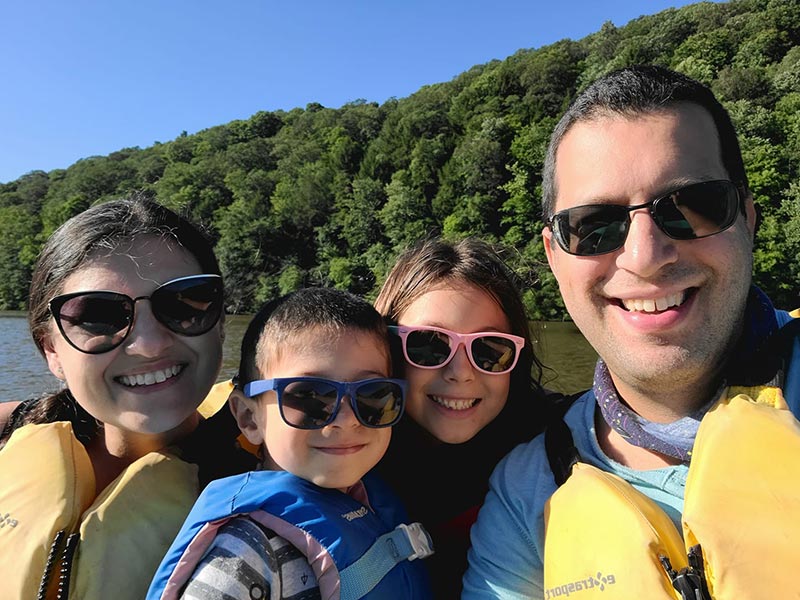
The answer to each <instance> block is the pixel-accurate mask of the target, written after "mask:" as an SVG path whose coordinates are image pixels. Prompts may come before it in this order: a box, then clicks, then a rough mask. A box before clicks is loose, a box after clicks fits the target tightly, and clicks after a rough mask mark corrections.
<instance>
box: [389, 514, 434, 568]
mask: <svg viewBox="0 0 800 600" xmlns="http://www.w3.org/2000/svg"><path fill="white" fill-rule="evenodd" d="M396 529H402V530H403V531H404V532H405V534H406V536H407V537H408V541H409V543H410V544H411V548H413V550H414V554H412V555H411V556H409V557H408V560H415V559H417V558H425V557H426V556H430V555H431V554H433V541H432V540H431V536H429V535H428V532H427V531H425V528H424V527H423V526H422V523H411V524H410V525H406V524H405V523H400V525H398V526H397V527H396Z"/></svg>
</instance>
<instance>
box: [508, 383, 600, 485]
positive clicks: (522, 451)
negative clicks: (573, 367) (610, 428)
mask: <svg viewBox="0 0 800 600" xmlns="http://www.w3.org/2000/svg"><path fill="white" fill-rule="evenodd" d="M564 402H567V403H569V406H566V404H565V405H564V406H563V407H562V411H561V412H562V414H563V413H565V414H564V417H563V419H564V421H565V422H566V424H567V426H568V427H569V429H570V431H571V432H572V435H573V436H574V437H576V438H578V437H580V438H581V440H582V438H583V436H584V435H586V434H585V433H584V430H586V429H587V424H586V414H587V410H588V408H587V402H592V403H593V402H594V396H593V395H592V393H591V390H590V391H587V392H583V393H581V394H575V395H573V396H572V397H570V398H568V399H566V400H564ZM555 418H561V416H560V414H553V415H551V417H550V420H551V421H552V419H555ZM546 435H547V430H546V429H545V431H544V432H543V433H540V434H539V435H537V436H536V437H535V438H533V439H532V440H531V441H529V442H525V443H522V444H520V445H518V446H517V447H516V448H514V449H513V450H511V452H509V453H508V454H507V455H506V457H505V458H503V460H502V461H500V463H499V464H498V465H497V468H496V469H495V474H494V475H493V478H494V483H495V485H497V484H502V486H503V487H504V488H506V489H509V490H511V489H514V490H516V491H520V492H531V491H538V492H543V491H544V490H545V489H546V490H549V491H550V492H552V491H554V490H555V482H554V480H553V475H552V471H551V470H550V463H549V460H548V456H547V449H546V446H545V438H546ZM581 445H583V444H581Z"/></svg>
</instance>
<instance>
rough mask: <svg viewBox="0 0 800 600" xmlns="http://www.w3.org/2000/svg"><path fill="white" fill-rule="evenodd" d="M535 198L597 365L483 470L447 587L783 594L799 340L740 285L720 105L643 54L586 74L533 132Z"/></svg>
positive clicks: (742, 228) (742, 277)
mask: <svg viewBox="0 0 800 600" xmlns="http://www.w3.org/2000/svg"><path fill="white" fill-rule="evenodd" d="M543 212H544V220H545V222H546V227H545V229H544V230H543V232H542V236H543V238H544V245H545V250H546V253H547V258H548V262H549V264H550V268H551V269H552V271H553V273H554V275H555V276H556V279H557V280H558V284H559V287H560V290H561V294H562V296H563V298H564V302H565V304H566V307H567V310H568V311H569V313H570V315H571V316H572V318H573V319H574V321H575V323H576V324H577V326H578V327H579V328H580V330H581V331H582V333H583V334H584V336H585V337H586V339H587V340H588V341H589V342H590V343H591V344H592V346H593V347H594V349H595V350H596V351H597V353H598V355H599V356H600V360H599V361H598V364H597V367H596V371H595V380H594V386H593V389H592V390H589V391H588V392H586V393H585V394H583V395H581V397H580V398H578V399H577V400H576V401H575V402H574V403H573V404H572V405H571V406H569V407H568V410H567V409H566V408H565V409H564V410H566V414H565V416H564V421H563V422H562V421H561V419H560V417H557V418H556V419H554V421H553V424H552V425H551V426H550V427H549V429H548V432H547V433H546V434H545V435H542V436H539V437H538V438H536V439H535V440H533V441H532V442H530V443H529V444H527V445H523V446H520V447H518V448H517V449H516V450H514V451H513V452H512V453H511V454H510V455H509V456H507V457H506V458H505V459H504V460H503V461H502V462H501V463H500V465H498V467H497V469H496V470H495V472H494V474H493V475H492V479H491V489H490V491H489V495H488V496H487V499H486V502H485V504H484V507H483V509H482V510H481V512H480V515H479V517H478V522H477V523H476V524H475V526H474V527H473V529H472V549H471V551H470V567H469V569H468V571H467V574H466V575H465V577H464V594H463V596H462V597H463V598H464V599H469V600H472V599H476V598H551V597H558V596H565V597H566V596H573V595H574V596H575V597H576V598H579V599H580V600H583V599H585V598H592V597H595V596H597V597H602V598H604V599H607V598H647V599H648V600H650V599H656V598H693V599H695V598H712V597H713V598H734V597H738V598H755V597H758V598H777V597H796V596H797V595H800V583H797V582H791V581H790V579H791V576H793V572H792V571H793V569H792V567H791V565H795V568H796V565H797V564H800V559H798V556H797V551H796V550H794V548H795V547H796V546H797V535H800V525H798V523H800V484H798V483H797V482H798V478H799V477H800V465H799V464H798V463H800V427H798V423H797V421H796V420H795V418H794V417H793V416H792V413H791V412H790V411H789V410H788V409H791V411H793V412H794V414H795V415H797V414H799V413H800V343H798V342H797V339H796V337H795V335H796V334H795V333H794V332H795V326H796V324H791V323H794V322H793V320H792V319H791V317H790V316H789V315H788V313H785V312H783V311H776V310H775V309H774V308H773V307H772V305H771V303H770V302H769V299H768V298H766V296H765V295H764V294H763V293H762V292H760V291H759V290H758V289H756V288H754V287H752V286H751V274H752V264H753V260H752V245H753V238H754V232H755V209H754V206H753V198H752V195H751V194H750V191H749V189H748V184H747V176H746V175H745V172H744V166H743V163H742V157H741V152H740V150H739V145H738V142H737V139H736V135H735V132H734V129H733V126H732V124H731V121H730V118H729V117H728V114H727V113H726V111H725V110H724V108H723V107H722V106H721V105H720V104H719V102H718V101H717V100H716V99H715V98H714V96H713V94H712V93H711V92H710V90H708V89H707V88H706V87H704V86H702V85H701V84H699V83H698V82H696V81H694V80H691V79H689V78H687V77H685V76H683V75H680V74H678V73H674V72H672V71H669V70H667V69H663V68H659V67H631V68H628V69H623V70H620V71H616V72H614V73H611V74H609V75H607V76H605V77H603V78H601V79H600V80H598V81H596V82H595V83H594V84H592V85H591V86H590V87H589V88H587V89H586V90H585V91H584V92H583V93H581V95H580V96H579V97H578V98H577V99H576V100H575V101H574V102H573V104H572V105H571V106H570V108H569V110H568V111H567V113H566V114H565V115H564V116H563V117H562V119H561V121H560V122H559V123H558V125H557V126H556V128H555V130H554V132H553V135H552V138H551V141H550V146H549V149H548V156H547V159H546V163H545V169H544V185H543ZM787 324H789V325H788V326H787V327H785V328H783V329H781V328H782V327H783V326H784V325H787ZM743 386H746V387H743ZM781 396H784V397H785V400H786V401H787V402H788V407H787V404H786V403H785V402H784V398H782V397H781ZM754 399H756V400H758V402H755V401H754ZM787 408H788V409H787ZM781 409H782V410H781ZM564 422H565V423H566V427H564V426H563V423H564ZM701 422H702V423H703V427H702V428H701V427H700V424H701ZM573 444H574V447H573ZM576 463H577V464H576ZM690 464H691V466H692V469H691V470H690V468H689V466H690ZM573 465H574V466H573ZM681 529H682V530H683V531H682V534H681V533H679V531H680V530H681ZM704 561H705V562H707V563H708V566H706V567H705V568H704ZM781 566H786V569H784V571H785V573H781V574H780V576H773V575H772V573H773V572H774V571H775V570H778V571H781ZM753 580H759V581H753ZM765 582H766V585H764V584H765ZM748 585H750V586H756V589H757V590H758V591H757V592H753V590H752V589H751V588H750V587H747V586H748ZM762 586H763V587H762Z"/></svg>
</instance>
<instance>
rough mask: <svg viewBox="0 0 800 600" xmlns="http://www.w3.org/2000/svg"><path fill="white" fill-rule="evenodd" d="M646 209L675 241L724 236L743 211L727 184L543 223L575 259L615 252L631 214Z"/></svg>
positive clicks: (581, 210) (578, 209) (588, 209)
mask: <svg viewBox="0 0 800 600" xmlns="http://www.w3.org/2000/svg"><path fill="white" fill-rule="evenodd" d="M640 208H647V209H648V210H649V211H650V216H652V217H653V220H654V221H655V223H656V225H657V226H658V228H659V229H660V230H661V231H663V232H664V233H665V234H666V235H667V236H668V237H670V238H672V239H674V240H696V239H699V238H704V237H708V236H711V235H715V234H717V233H720V232H722V231H725V230H726V229H727V228H728V227H730V226H731V225H733V223H734V221H736V215H737V212H738V211H739V210H742V211H743V208H742V201H741V197H740V195H739V189H738V187H737V186H736V184H735V183H733V182H732V181H727V180H717V181H702V182H700V183H693V184H691V185H687V186H685V187H682V188H678V189H677V190H673V191H671V192H670V193H669V194H665V195H664V196H660V197H658V198H655V199H654V200H651V201H650V202H645V203H644V204H637V205H635V206H623V205H620V204H586V205H583V206H574V207H572V208H567V209H565V210H561V211H559V212H557V213H556V214H554V215H553V217H552V218H551V219H550V220H549V221H548V222H547V227H549V228H550V230H551V231H552V232H553V237H554V238H555V240H556V242H557V243H558V245H559V246H561V248H562V249H563V250H564V252H567V253H569V254H573V255H575V256H597V255H599V254H606V253H608V252H614V251H615V250H619V249H620V248H622V246H623V245H624V244H625V238H626V237H627V236H628V231H629V230H630V224H631V215H630V213H631V212H632V211H634V210H638V209H640Z"/></svg>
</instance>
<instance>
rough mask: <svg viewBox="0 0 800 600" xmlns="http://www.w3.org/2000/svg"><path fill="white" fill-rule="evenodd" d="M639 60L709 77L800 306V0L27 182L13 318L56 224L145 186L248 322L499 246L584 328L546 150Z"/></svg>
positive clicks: (777, 271) (584, 43)
mask: <svg viewBox="0 0 800 600" xmlns="http://www.w3.org/2000/svg"><path fill="white" fill-rule="evenodd" d="M637 63H651V64H658V65H663V66H666V67H670V68H673V69H675V70H677V71H680V72H683V73H686V74H687V75H690V76H692V77H694V78H696V79H699V80H700V81H702V82H704V83H706V84H707V85H709V86H710V87H711V88H712V89H713V91H714V92H715V94H716V95H717V97H718V98H720V100H721V101H722V102H723V104H724V105H725V106H726V108H727V109H728V110H729V111H730V114H731V117H732V118H733V121H734V124H735V125H736V128H737V131H738V133H739V136H740V142H741V146H742V151H743V154H744V160H745V166H746V169H747V174H748V177H749V179H750V183H751V187H752V191H753V194H754V198H755V202H756V206H757V209H758V212H759V228H758V233H757V239H756V250H755V283H756V284H757V285H759V286H760V287H761V288H762V289H764V290H765V291H766V292H767V293H768V294H769V295H770V296H771V297H772V298H773V300H774V301H775V302H776V303H777V304H778V305H780V306H784V307H787V308H793V307H796V306H798V305H800V302H798V289H799V288H800V286H798V282H800V177H798V171H799V170H800V0H732V1H731V2H727V3H710V2H700V3H698V4H693V5H689V6H685V7H683V8H680V9H669V10H665V11H663V12H660V13H658V14H655V15H649V16H643V17H640V18H638V19H635V20H633V21H631V22H630V23H628V24H626V25H624V26H621V27H616V26H614V25H613V24H612V23H610V22H607V23H605V24H604V25H603V26H602V27H601V28H600V30H599V31H597V32H596V33H594V34H591V35H589V36H587V37H585V38H583V39H581V40H577V41H576V40H562V41H559V42H557V43H555V44H551V45H549V46H545V47H542V48H538V49H531V50H520V51H518V52H516V53H515V54H514V55H512V56H510V57H508V58H507V59H505V60H502V61H500V60H495V61H492V62H490V63H487V64H484V65H476V66H474V67H472V68H471V69H469V70H468V71H466V72H464V73H462V74H461V75H459V76H457V77H455V78H454V79H452V80H451V81H448V82H443V83H438V84H435V85H430V86H425V87H423V88H421V89H420V90H418V91H417V92H416V93H414V94H412V95H411V96H409V97H407V98H403V99H392V100H389V101H387V102H385V103H384V104H381V105H379V104H377V103H372V102H365V101H361V100H359V101H355V102H351V103H349V104H346V105H344V106H342V107H340V108H336V109H333V108H326V107H323V106H321V105H319V104H316V103H313V104H309V105H308V106H306V107H305V108H304V109H302V108H296V109H293V110H291V111H288V112H285V111H276V112H258V113H256V114H255V115H253V116H252V117H251V118H250V119H247V120H243V121H233V122H230V123H228V124H225V125H219V126H217V127H212V128H210V129H207V130H204V131H201V132H199V133H196V134H193V135H187V134H186V133H183V134H181V135H180V136H179V137H177V138H176V139H174V140H172V141H170V142H166V143H156V144H154V145H153V146H151V147H149V148H144V149H141V148H125V149H122V150H119V151H118V152H114V153H112V154H109V155H108V156H94V157H89V158H85V159H83V160H80V161H78V162H76V163H75V164H73V165H71V166H70V167H68V168H67V169H57V170H54V171H50V172H49V173H45V172H43V171H33V172H30V173H28V174H26V175H24V176H22V177H20V178H19V179H17V180H16V181H12V182H10V183H7V184H3V185H0V256H2V259H3V260H0V309H6V310H8V309H11V310H24V309H25V308H26V300H27V292H28V290H27V286H28V282H29V281H30V274H31V268H32V266H33V264H34V261H35V259H36V255H37V253H38V251H39V249H40V248H41V245H42V243H43V241H44V240H45V239H46V237H47V236H48V235H49V234H50V233H51V232H52V231H53V230H54V229H55V228H56V227H58V225H59V224H61V223H62V222H64V221H65V220H66V219H68V218H69V217H71V216H73V215H75V214H77V213H78V212H80V211H82V210H83V209H85V208H87V207H88V206H91V205H92V204H94V203H97V202H104V201H107V200H110V199H112V198H117V197H119V196H122V195H124V194H126V193H127V192H130V191H132V190H146V191H147V192H148V193H150V194H152V196H153V197H154V198H156V199H157V200H158V201H159V202H161V203H163V204H165V205H167V206H169V207H171V208H173V209H176V210H178V211H180V212H181V213H183V214H185V215H187V216H188V217H189V218H191V219H192V220H193V221H195V222H197V223H199V224H200V225H201V226H203V227H204V228H206V230H207V231H208V232H209V234H210V235H211V236H212V238H213V240H214V241H215V243H216V249H217V252H218V255H219V258H220V261H221V265H222V269H223V274H224V276H225V278H226V282H227V287H228V309H229V310H230V311H231V312H250V311H252V310H254V309H255V308H256V307H257V306H258V305H259V304H260V303H262V302H263V301H265V300H267V299H270V298H272V297H274V296H276V295H279V294H282V293H285V292H288V291H291V290H293V289H296V288H298V287H302V286H307V285H333V286H336V287H339V288H345V289H349V290H351V291H353V292H356V293H360V294H364V295H366V296H367V297H373V296H374V295H375V294H376V293H377V289H378V287H379V286H380V283H381V282H382V280H383V278H384V276H385V274H386V272H387V270H388V269H389V267H390V266H391V264H392V261H393V259H394V257H395V256H396V254H397V253H398V252H399V251H400V250H402V249H403V248H404V247H406V246H407V245H408V244H411V243H413V242H415V241H416V240H418V239H420V238H423V237H425V236H429V235H436V234H442V235H445V236H446V237H448V238H452V239H457V238H460V237H464V236H468V235H477V236H480V237H482V238H484V239H486V240H488V241H491V242H493V243H496V244H497V245H498V246H499V247H500V248H501V249H503V252H504V254H505V257H506V259H507V260H508V262H509V264H510V265H511V266H512V267H513V268H514V269H515V270H516V271H517V272H518V273H519V275H520V277H521V279H522V282H523V287H524V289H525V300H526V303H527V306H528V309H529V311H530V315H531V317H532V318H534V319H541V320H554V319H555V320H558V319H563V318H567V315H566V313H565V310H564V307H563V304H562V302H561V299H560V296H559V293H558V289H557V286H556V285H555V282H554V280H553V278H552V276H551V275H550V273H549V271H548V269H547V265H546V262H545V260H544V251H543V248H542V243H541V236H540V231H541V229H542V223H541V216H540V200H541V170H542V164H543V162H544V152H545V148H546V145H547V141H548V137H549V135H550V132H551V130H552V128H553V126H554V125H555V123H556V121H557V119H558V117H559V116H560V114H561V113H562V112H563V111H564V109H565V108H566V107H567V105H568V104H569V102H570V100H571V99H572V98H573V97H574V96H575V94H576V93H577V92H578V91H580V90H581V89H583V88H584V87H585V86H586V85H588V84H589V83H590V82H591V81H593V80H594V79H595V78H596V77H598V76H600V75H603V74H604V73H607V72H609V71H611V70H613V69H616V68H619V67H623V66H626V65H631V64H637Z"/></svg>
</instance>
